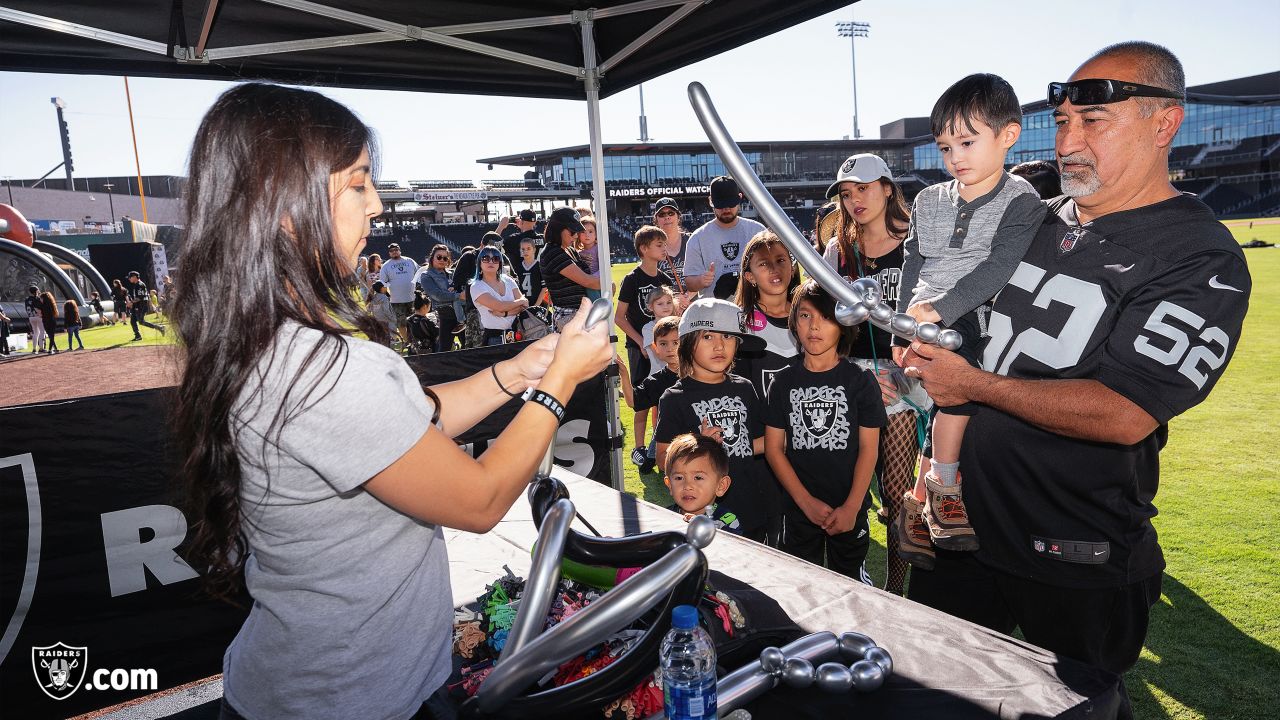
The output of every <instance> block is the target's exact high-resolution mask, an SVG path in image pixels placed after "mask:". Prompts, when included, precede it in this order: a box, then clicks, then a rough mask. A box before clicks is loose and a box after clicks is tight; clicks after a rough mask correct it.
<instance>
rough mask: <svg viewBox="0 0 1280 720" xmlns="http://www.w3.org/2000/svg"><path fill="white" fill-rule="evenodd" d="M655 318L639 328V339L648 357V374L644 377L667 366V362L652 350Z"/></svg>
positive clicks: (651, 375) (656, 322) (650, 375)
mask: <svg viewBox="0 0 1280 720" xmlns="http://www.w3.org/2000/svg"><path fill="white" fill-rule="evenodd" d="M657 324H658V321H657V320H650V321H649V322H647V323H645V324H644V327H643V328H641V329H640V339H641V340H642V341H643V342H644V353H645V355H647V356H648V357H649V374H648V375H647V376H646V377H653V374H654V373H656V372H658V371H659V370H661V369H662V368H664V367H666V366H667V363H666V362H665V361H664V360H663V359H662V358H661V357H660V356H659V355H658V353H656V352H654V351H653V326H654V325H657Z"/></svg>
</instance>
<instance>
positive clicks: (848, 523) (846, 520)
mask: <svg viewBox="0 0 1280 720" xmlns="http://www.w3.org/2000/svg"><path fill="white" fill-rule="evenodd" d="M861 510H862V508H861V506H859V507H850V506H849V504H848V503H845V504H844V505H841V506H840V507H838V508H836V509H835V510H832V511H831V514H830V515H828V516H827V521H826V522H824V523H822V529H823V530H825V531H826V533H827V534H828V535H839V534H840V533H847V532H849V531H850V530H852V529H853V526H854V525H856V524H857V522H858V513H859V512H860V511H861Z"/></svg>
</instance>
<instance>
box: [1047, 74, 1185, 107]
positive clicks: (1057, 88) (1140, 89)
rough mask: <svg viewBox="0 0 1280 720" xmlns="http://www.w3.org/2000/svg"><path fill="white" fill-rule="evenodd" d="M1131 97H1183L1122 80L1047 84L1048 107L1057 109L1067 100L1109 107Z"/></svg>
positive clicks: (1179, 98) (1177, 93) (1073, 102)
mask: <svg viewBox="0 0 1280 720" xmlns="http://www.w3.org/2000/svg"><path fill="white" fill-rule="evenodd" d="M1131 97H1159V98H1173V99H1174V100H1182V99H1183V95H1182V93H1180V92H1174V91H1173V90H1165V89H1164V88H1158V87H1155V86H1153V85H1139V84H1138V83H1131V82H1124V81H1123V80H1098V79H1089V80H1076V81H1074V82H1052V83H1049V105H1050V106H1051V107H1058V106H1059V105H1061V104H1062V103H1064V102H1066V101H1067V100H1070V101H1071V104H1072V105H1110V104H1111V103H1117V102H1122V101H1124V100H1128V99H1129V98H1131Z"/></svg>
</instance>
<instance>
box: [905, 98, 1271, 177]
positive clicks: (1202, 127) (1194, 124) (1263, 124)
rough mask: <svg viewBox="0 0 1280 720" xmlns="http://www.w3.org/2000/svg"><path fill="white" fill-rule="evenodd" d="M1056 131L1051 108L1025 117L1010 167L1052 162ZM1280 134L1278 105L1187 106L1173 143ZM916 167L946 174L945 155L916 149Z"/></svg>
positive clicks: (927, 147) (1229, 140)
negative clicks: (943, 158)
mask: <svg viewBox="0 0 1280 720" xmlns="http://www.w3.org/2000/svg"><path fill="white" fill-rule="evenodd" d="M1056 134H1057V129H1056V128H1055V126H1054V122H1053V110H1052V108H1044V109H1041V110H1036V111H1035V112H1031V113H1027V114H1025V115H1023V116H1022V136H1021V137H1019V138H1018V142H1017V144H1015V145H1014V146H1013V148H1011V149H1010V151H1009V158H1008V160H1009V163H1010V164H1016V163H1021V162H1027V161H1029V160H1053V159H1054V158H1055V155H1054V147H1053V143H1054V138H1055V136H1056ZM1277 134H1280V106H1277V105H1255V106H1240V105H1211V104H1208V103H1197V102H1192V103H1188V104H1187V111H1186V116H1185V117H1184V119H1183V121H1182V128H1181V129H1179V130H1178V135H1177V136H1176V137H1175V138H1174V139H1173V147H1174V149H1175V150H1176V149H1177V148H1180V147H1192V146H1200V145H1209V144H1229V143H1239V142H1242V141H1244V140H1246V139H1249V138H1260V137H1263V136H1266V135H1277ZM914 154H915V166H916V167H917V168H923V169H933V170H943V171H945V170H946V166H945V165H943V162H942V154H941V153H940V152H938V148H937V146H935V145H934V144H933V143H925V144H923V145H917V146H916V147H915V148H914Z"/></svg>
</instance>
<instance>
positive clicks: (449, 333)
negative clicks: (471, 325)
mask: <svg viewBox="0 0 1280 720" xmlns="http://www.w3.org/2000/svg"><path fill="white" fill-rule="evenodd" d="M436 317H437V318H439V320H440V339H439V340H438V341H436V352H449V351H450V350H452V349H453V339H454V338H456V337H458V336H459V335H461V334H462V333H455V332H454V331H453V329H454V328H455V327H457V326H458V323H459V322H460V321H459V320H458V316H457V315H455V314H454V312H453V305H452V304H449V305H444V304H441V305H440V306H437V307H436Z"/></svg>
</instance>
